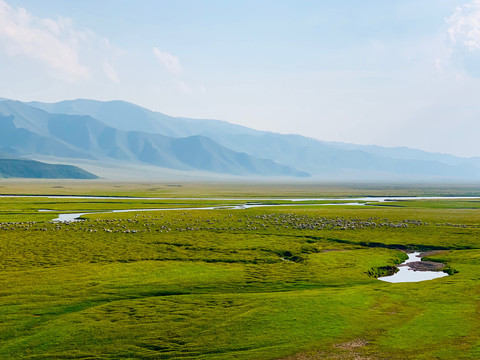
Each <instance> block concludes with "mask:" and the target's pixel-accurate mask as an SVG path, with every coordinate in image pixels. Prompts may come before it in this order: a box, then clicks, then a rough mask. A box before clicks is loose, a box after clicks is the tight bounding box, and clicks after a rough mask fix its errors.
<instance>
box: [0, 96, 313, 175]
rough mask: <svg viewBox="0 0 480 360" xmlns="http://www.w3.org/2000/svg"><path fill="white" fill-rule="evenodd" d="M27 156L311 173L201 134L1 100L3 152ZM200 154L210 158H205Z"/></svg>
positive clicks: (237, 172)
mask: <svg viewBox="0 0 480 360" xmlns="http://www.w3.org/2000/svg"><path fill="white" fill-rule="evenodd" d="M1 149H3V151H5V152H9V153H13V154H16V155H23V156H32V155H33V156H34V155H48V156H56V157H63V158H77V159H93V160H103V161H108V159H115V160H119V161H124V162H132V163H135V162H142V163H147V164H151V165H155V166H161V167H165V168H172V169H182V170H206V171H212V172H218V173H225V174H235V175H265V176H277V175H287V176H305V175H307V174H306V173H305V172H300V171H297V170H295V169H293V168H291V167H287V166H280V165H278V164H276V163H275V162H273V161H272V160H269V159H260V158H254V157H252V156H251V155H248V154H239V153H237V152H235V151H232V150H230V149H227V148H226V147H224V146H222V145H219V144H217V143H216V142H214V141H213V140H210V139H206V138H199V137H186V138H183V139H177V138H173V137H169V136H164V135H161V134H151V133H150V134H149V133H144V132H140V131H123V130H119V129H116V128H113V127H110V126H108V125H105V124H104V123H103V122H101V121H99V120H97V119H95V118H93V117H91V116H89V115H66V114H51V113H48V112H46V111H44V110H41V109H38V108H34V107H30V106H28V105H26V104H24V103H21V102H18V101H8V100H6V101H0V150H1ZM199 154H201V156H202V157H203V158H205V159H207V158H208V159H209V161H208V162H199V161H198V157H199Z"/></svg>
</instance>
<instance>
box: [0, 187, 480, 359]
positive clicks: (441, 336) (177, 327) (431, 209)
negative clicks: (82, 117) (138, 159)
mask: <svg viewBox="0 0 480 360" xmlns="http://www.w3.org/2000/svg"><path fill="white" fill-rule="evenodd" d="M59 184H60V185H59ZM91 184H92V183H88V182H74V183H73V182H60V183H58V182H56V183H52V182H43V183H40V184H37V183H29V182H24V183H18V182H17V183H14V182H6V183H2V184H1V186H2V188H0V189H1V191H0V193H3V194H12V193H15V194H35V193H38V194H57V193H58V194H61V195H68V194H77V195H79V194H81V195H119V196H148V197H163V196H165V197H167V198H170V199H162V200H152V199H150V200H133V199H132V200H120V199H105V200H101V199H65V198H63V199H62V198H55V199H52V198H46V197H42V198H0V269H1V272H0V358H1V359H21V358H22V359H24V358H25V359H29V358H30V359H73V358H78V359H288V360H293V359H478V358H480V322H479V321H478V319H479V316H480V216H479V207H480V200H438V201H432V200H415V201H397V202H389V203H382V204H370V205H366V206H361V207H359V206H326V205H321V204H317V205H312V204H309V205H295V206H282V207H275V206H271V207H262V208H252V209H245V210H228V209H221V210H165V211H145V212H126V213H113V214H112V213H101V212H102V211H106V210H112V209H126V208H137V209H151V208H155V209H156V208H169V207H170V208H177V207H187V206H192V207H198V206H211V205H233V204H238V203H243V202H244V201H240V200H228V201H225V200H200V199H199V198H202V197H216V198H221V197H226V198H230V199H235V198H240V197H247V196H248V194H252V195H253V196H251V197H252V198H268V197H271V198H275V199H278V198H282V197H284V198H286V197H303V198H309V197H334V196H335V197H353V196H367V195H376V196H381V195H390V196H391V195H409V196H411V195H432V196H435V195H470V196H472V195H479V194H480V191H479V189H478V188H477V189H476V188H475V187H474V186H470V185H469V186H467V185H462V186H458V187H449V186H445V185H435V186H432V187H428V186H427V185H420V186H405V185H401V184H400V185H388V186H383V187H382V186H379V185H375V186H367V185H363V186H353V185H348V186H347V185H341V186H338V185H335V186H327V185H321V186H320V185H315V184H307V185H305V184H303V185H288V186H286V185H282V184H273V185H271V186H270V187H267V186H260V185H254V184H242V185H241V186H239V185H232V184H217V185H216V186H214V185H210V184H204V185H202V184H198V185H195V184H193V183H185V184H122V183H118V184H107V183H103V182H101V183H99V182H95V183H94V184H96V185H91ZM172 185H174V186H172ZM58 186H62V187H61V188H60V187H58ZM152 189H155V190H152ZM174 197H182V199H181V200H180V199H174ZM190 197H192V198H191V199H188V198H190ZM249 197H250V196H249ZM184 198H187V199H184ZM272 202H273V203H276V204H277V203H278V202H279V201H272ZM40 209H42V210H45V209H48V210H51V212H39V211H38V210H40ZM70 211H71V212H96V213H95V214H90V215H85V216H83V217H84V218H85V219H86V220H85V221H81V222H74V223H52V222H50V220H52V219H53V218H55V217H56V216H57V214H59V213H63V212H70ZM401 249H420V250H431V249H440V250H441V251H440V252H437V253H436V254H434V255H431V256H429V259H431V260H435V261H442V262H444V263H445V264H446V265H447V268H448V269H449V271H450V272H451V273H453V275H452V276H449V277H445V278H441V279H437V280H432V281H427V282H421V283H400V284H390V283H385V282H381V281H379V280H377V279H375V278H374V277H373V276H371V275H369V274H375V273H376V271H378V270H377V269H378V268H381V267H385V266H391V265H394V264H398V263H400V262H402V261H403V260H404V259H405V258H406V255H405V254H404V253H403V252H402V251H400V250H401Z"/></svg>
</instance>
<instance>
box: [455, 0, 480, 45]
mask: <svg viewBox="0 0 480 360" xmlns="http://www.w3.org/2000/svg"><path fill="white" fill-rule="evenodd" d="M447 23H448V24H449V26H450V27H449V29H448V33H449V36H450V40H451V41H452V43H453V44H456V45H462V46H464V47H466V48H467V49H469V50H476V49H480V0H473V1H472V2H470V3H467V4H464V5H463V6H459V7H457V8H456V9H455V12H454V13H453V14H452V15H451V16H450V17H449V18H448V19H447Z"/></svg>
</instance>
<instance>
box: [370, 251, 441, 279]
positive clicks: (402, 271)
mask: <svg viewBox="0 0 480 360" xmlns="http://www.w3.org/2000/svg"><path fill="white" fill-rule="evenodd" d="M407 255H408V259H407V260H405V261H404V262H403V263H401V264H400V265H398V269H399V271H398V272H397V273H396V274H394V275H391V276H383V277H379V278H378V280H382V281H386V282H390V283H401V282H418V281H425V280H433V279H437V278H441V277H444V276H448V274H447V273H444V272H442V271H420V270H417V271H416V270H413V269H412V268H410V267H409V266H408V264H409V263H412V262H417V261H421V257H420V253H419V252H414V253H411V254H407Z"/></svg>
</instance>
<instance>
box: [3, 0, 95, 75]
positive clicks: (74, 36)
mask: <svg viewBox="0 0 480 360" xmlns="http://www.w3.org/2000/svg"><path fill="white" fill-rule="evenodd" d="M0 24H1V26H0V51H4V52H6V53H7V54H8V55H10V56H26V57H29V58H32V59H35V60H37V61H41V62H42V63H44V64H46V65H47V66H48V67H50V68H51V69H53V70H55V72H57V73H60V74H61V75H63V77H64V78H66V79H67V80H70V81H76V80H79V79H85V78H89V77H90V72H89V70H88V69H87V67H86V66H84V65H82V64H81V63H80V60H79V54H78V44H79V42H80V41H83V40H84V39H85V38H86V37H88V36H89V33H88V32H79V31H75V29H74V28H73V26H72V23H71V21H70V20H69V19H65V18H59V19H57V20H53V19H49V18H39V17H35V16H33V15H31V14H30V13H29V12H28V11H27V10H25V9H23V8H17V9H14V8H12V7H11V6H9V5H8V4H7V3H6V2H5V1H3V0H0Z"/></svg>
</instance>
